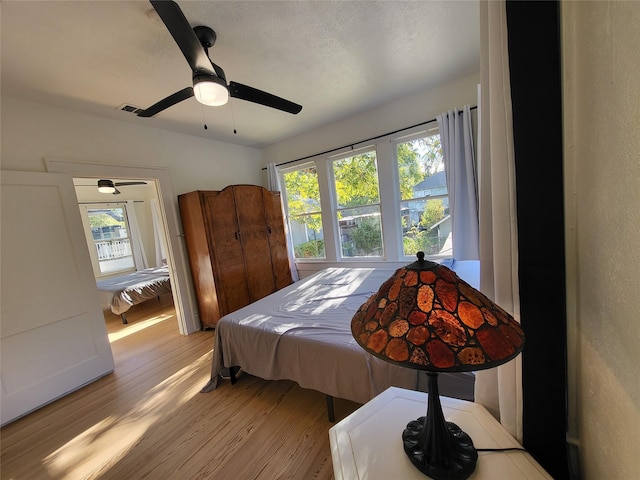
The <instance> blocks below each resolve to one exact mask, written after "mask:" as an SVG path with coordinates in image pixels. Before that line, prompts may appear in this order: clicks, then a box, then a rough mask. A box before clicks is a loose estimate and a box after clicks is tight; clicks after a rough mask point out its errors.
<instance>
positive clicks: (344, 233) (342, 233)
mask: <svg viewBox="0 0 640 480" xmlns="http://www.w3.org/2000/svg"><path fill="white" fill-rule="evenodd" d="M332 167H333V168H332V172H333V187H334V193H335V205H336V210H335V217H334V218H335V220H336V221H337V223H338V232H339V244H340V253H341V256H342V258H356V257H382V256H383V255H384V250H383V242H382V222H381V215H380V190H379V187H378V167H377V162H376V152H375V150H370V151H365V152H363V153H359V154H357V155H352V156H349V157H346V158H340V159H336V160H333V162H332Z"/></svg>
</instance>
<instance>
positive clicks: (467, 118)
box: [436, 105, 480, 260]
mask: <svg viewBox="0 0 640 480" xmlns="http://www.w3.org/2000/svg"><path fill="white" fill-rule="evenodd" d="M436 119H437V120H438V128H439V129H440V139H441V141H442V150H443V153H444V170H445V173H446V178H447V192H448V194H449V212H450V215H451V231H452V233H453V257H454V258H455V259H456V260H478V259H479V258H480V255H479V250H478V248H479V247H478V182H477V180H476V164H475V154H474V151H473V131H472V129H471V108H470V107H469V105H465V106H464V108H463V109H462V113H461V114H459V113H458V112H457V111H456V110H449V111H448V112H445V113H443V114H441V115H437V116H436Z"/></svg>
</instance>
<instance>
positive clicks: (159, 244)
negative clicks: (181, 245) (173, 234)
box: [150, 198, 167, 267]
mask: <svg viewBox="0 0 640 480" xmlns="http://www.w3.org/2000/svg"><path fill="white" fill-rule="evenodd" d="M150 204H151V220H152V221H153V238H154V240H155V247H156V264H155V266H156V267H162V266H163V265H166V263H167V253H166V247H165V245H164V232H163V231H162V221H161V220H160V208H159V207H158V201H157V200H156V199H155V198H152V199H151V200H150Z"/></svg>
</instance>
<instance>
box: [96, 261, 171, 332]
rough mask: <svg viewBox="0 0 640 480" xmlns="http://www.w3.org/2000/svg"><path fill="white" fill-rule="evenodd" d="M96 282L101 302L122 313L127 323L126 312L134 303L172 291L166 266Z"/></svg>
mask: <svg viewBox="0 0 640 480" xmlns="http://www.w3.org/2000/svg"><path fill="white" fill-rule="evenodd" d="M96 284H97V286H98V292H99V294H100V303H101V304H102V305H103V306H105V307H106V308H110V309H111V311H112V312H113V313H114V314H115V315H120V317H121V318H122V323H127V317H126V316H125V312H127V310H129V309H130V308H131V307H133V306H134V305H138V304H139V303H142V302H146V301H147V300H149V299H152V298H158V297H160V296H162V295H166V294H167V293H171V281H170V280H169V269H168V267H166V266H165V267H159V268H155V267H154V268H146V269H144V270H139V271H137V272H132V273H128V274H126V275H119V276H116V277H110V278H107V279H104V280H98V281H97V282H96Z"/></svg>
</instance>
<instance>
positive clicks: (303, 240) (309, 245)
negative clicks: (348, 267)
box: [282, 164, 326, 259]
mask: <svg viewBox="0 0 640 480" xmlns="http://www.w3.org/2000/svg"><path fill="white" fill-rule="evenodd" d="M282 178H283V180H284V187H285V196H284V200H285V206H286V212H287V218H288V220H289V234H290V235H291V239H292V241H293V249H294V255H295V258H297V259H323V258H325V256H326V254H325V246H324V234H323V231H322V207H321V204H320V190H319V186H318V171H317V168H316V165H315V164H307V165H303V166H302V167H297V168H296V169H295V170H290V171H284V172H283V174H282Z"/></svg>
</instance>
